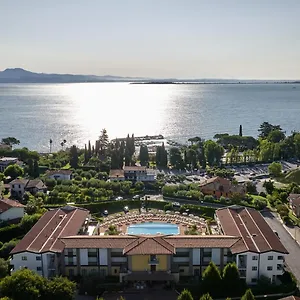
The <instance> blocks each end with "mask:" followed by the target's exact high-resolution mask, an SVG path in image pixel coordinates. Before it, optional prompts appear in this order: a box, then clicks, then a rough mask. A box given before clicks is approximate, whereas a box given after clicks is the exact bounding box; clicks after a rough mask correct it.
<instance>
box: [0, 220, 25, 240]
mask: <svg viewBox="0 0 300 300" xmlns="http://www.w3.org/2000/svg"><path fill="white" fill-rule="evenodd" d="M25 234H26V231H25V230H24V228H22V227H21V226H20V224H12V225H9V226H6V227H3V228H0V241H1V242H2V243H6V242H9V241H10V240H12V239H16V238H22V237H23V236H24V235H25Z"/></svg>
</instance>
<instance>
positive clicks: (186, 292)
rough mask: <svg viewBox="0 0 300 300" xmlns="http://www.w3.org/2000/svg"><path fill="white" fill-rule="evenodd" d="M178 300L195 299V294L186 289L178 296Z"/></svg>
mask: <svg viewBox="0 0 300 300" xmlns="http://www.w3.org/2000/svg"><path fill="white" fill-rule="evenodd" d="M177 300H193V296H192V294H191V292H190V291H189V290H186V289H184V290H183V291H182V292H181V294H180V295H179V296H178V297H177Z"/></svg>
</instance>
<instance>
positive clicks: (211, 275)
mask: <svg viewBox="0 0 300 300" xmlns="http://www.w3.org/2000/svg"><path fill="white" fill-rule="evenodd" d="M221 284H222V278H221V275H220V271H219V269H218V268H217V266H216V265H215V264H214V263H213V262H210V263H209V265H208V267H207V268H206V269H205V270H204V272H203V275H202V287H203V291H204V292H206V293H210V294H211V295H216V294H218V291H216V286H221Z"/></svg>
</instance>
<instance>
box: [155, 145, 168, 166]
mask: <svg viewBox="0 0 300 300" xmlns="http://www.w3.org/2000/svg"><path fill="white" fill-rule="evenodd" d="M155 162H156V166H157V167H162V168H166V167H167V166H168V152H167V150H166V149H165V144H164V143H162V145H161V146H157V147H156V154H155Z"/></svg>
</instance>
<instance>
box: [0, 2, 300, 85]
mask: <svg viewBox="0 0 300 300" xmlns="http://www.w3.org/2000/svg"><path fill="white" fill-rule="evenodd" d="M14 67H20V68H24V69H26V70H30V71H33V72H44V73H72V74H94V75H108V74H109V75H120V76H134V77H152V78H191V79H192V78H228V79H234V78H239V79H300V0H48V1H41V0H26V1H25V0H0V70H4V69H6V68H14Z"/></svg>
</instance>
